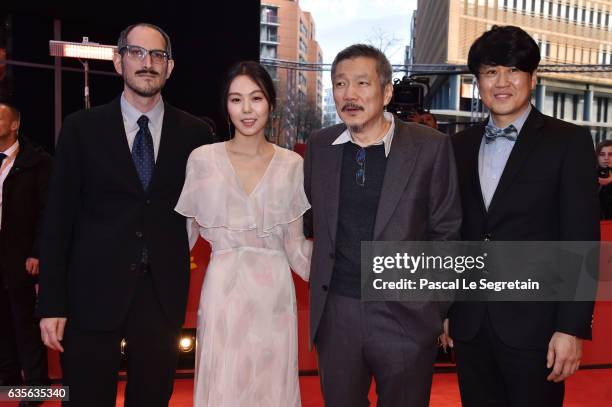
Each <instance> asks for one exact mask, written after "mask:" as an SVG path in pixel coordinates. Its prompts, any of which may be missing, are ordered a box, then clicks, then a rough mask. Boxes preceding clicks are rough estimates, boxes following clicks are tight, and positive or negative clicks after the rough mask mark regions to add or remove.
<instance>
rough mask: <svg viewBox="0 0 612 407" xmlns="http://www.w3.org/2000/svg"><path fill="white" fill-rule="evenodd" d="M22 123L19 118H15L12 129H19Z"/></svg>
mask: <svg viewBox="0 0 612 407" xmlns="http://www.w3.org/2000/svg"><path fill="white" fill-rule="evenodd" d="M20 124H21V123H19V120H13V121H12V122H11V131H17V130H19V125H20Z"/></svg>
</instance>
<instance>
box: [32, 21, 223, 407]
mask: <svg viewBox="0 0 612 407" xmlns="http://www.w3.org/2000/svg"><path fill="white" fill-rule="evenodd" d="M114 65H115V69H116V70H117V72H118V73H119V74H120V75H121V76H122V77H123V80H124V89H123V93H122V94H121V96H120V97H118V98H116V99H115V100H114V101H112V102H111V103H109V104H107V105H104V106H100V107H96V108H93V109H91V110H83V111H80V112H77V113H75V114H73V115H70V116H69V117H67V118H66V120H65V122H64V124H63V127H62V132H61V136H60V140H59V144H58V146H57V154H56V163H57V164H56V167H55V171H54V173H53V175H52V179H51V186H50V191H49V200H48V205H47V211H46V216H45V222H44V226H43V233H42V237H41V251H42V252H41V272H40V316H41V317H42V320H41V323H40V326H41V332H42V338H43V341H44V343H45V344H46V345H47V346H48V347H49V348H51V349H54V350H58V351H60V352H62V367H63V384H64V385H65V386H69V387H70V402H69V403H66V405H70V406H87V407H90V406H114V405H115V398H116V393H117V373H118V370H119V364H120V359H121V358H120V351H121V346H120V344H121V341H122V339H123V338H125V339H126V341H127V349H128V365H127V373H128V381H127V386H126V391H125V405H126V406H166V405H167V404H168V401H169V400H170V397H171V395H172V387H173V381H174V372H175V368H176V362H177V350H178V349H177V346H178V337H179V333H180V328H181V325H182V323H183V318H184V314H185V306H186V302H187V290H188V284H189V245H188V238H187V233H186V229H185V219H184V218H183V217H181V216H180V215H179V214H177V213H176V212H175V211H174V209H173V208H174V206H175V204H176V202H177V200H178V197H179V195H180V192H181V189H182V186H183V181H184V176H185V165H186V162H187V158H188V156H189V154H190V153H191V151H192V150H193V149H195V148H196V147H198V146H201V145H202V144H207V143H211V142H212V141H213V139H212V136H211V135H210V131H209V127H208V126H207V125H206V124H205V123H203V122H201V121H200V120H198V119H197V118H195V117H192V116H190V115H188V114H187V113H185V112H182V111H180V110H178V109H176V108H174V107H172V106H170V105H169V104H167V103H165V102H164V101H163V99H162V97H161V94H160V92H161V89H162V88H163V86H164V84H165V83H166V80H167V79H168V78H169V77H170V75H171V73H172V69H173V68H174V60H173V59H172V50H171V45H170V39H169V37H168V35H167V34H166V33H165V32H164V31H163V30H162V29H160V28H159V27H156V26H154V25H151V24H135V25H132V26H129V27H127V28H126V29H125V30H124V31H123V32H122V33H121V35H120V37H119V42H118V46H117V53H116V54H115V56H114Z"/></svg>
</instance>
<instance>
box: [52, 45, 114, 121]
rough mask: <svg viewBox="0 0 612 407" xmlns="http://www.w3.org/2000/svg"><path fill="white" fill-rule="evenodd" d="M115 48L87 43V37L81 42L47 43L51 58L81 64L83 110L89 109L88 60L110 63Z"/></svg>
mask: <svg viewBox="0 0 612 407" xmlns="http://www.w3.org/2000/svg"><path fill="white" fill-rule="evenodd" d="M116 49H117V47H115V46H114V45H101V44H98V43H96V42H89V38H88V37H83V42H67V41H54V40H51V41H49V54H50V55H51V56H52V57H63V58H77V59H78V60H79V62H80V63H81V64H83V70H84V72H85V88H84V99H85V108H86V109H89V108H90V106H91V105H90V99H89V62H88V60H89V59H98V60H105V61H112V59H113V55H114V54H115V52H116Z"/></svg>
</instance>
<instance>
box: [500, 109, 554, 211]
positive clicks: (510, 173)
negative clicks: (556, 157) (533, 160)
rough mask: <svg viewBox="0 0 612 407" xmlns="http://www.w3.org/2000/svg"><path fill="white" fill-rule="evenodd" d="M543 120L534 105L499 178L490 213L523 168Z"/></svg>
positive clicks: (537, 140)
mask: <svg viewBox="0 0 612 407" xmlns="http://www.w3.org/2000/svg"><path fill="white" fill-rule="evenodd" d="M542 125H543V120H542V116H541V114H540V112H538V111H537V110H536V109H535V108H533V107H532V109H531V113H530V114H529V117H528V118H527V120H526V121H525V124H524V125H523V128H522V129H521V132H520V134H519V135H518V138H517V140H516V144H515V145H514V148H513V149H512V152H511V153H510V156H509V157H508V162H507V163H506V167H505V168H504V171H503V173H502V176H501V178H500V180H499V184H498V185H497V188H496V189H495V193H494V194H493V198H492V199H491V204H490V205H489V213H493V211H494V210H495V207H496V206H497V205H499V202H500V201H501V200H502V199H503V195H504V192H505V191H506V190H507V189H508V187H509V186H510V185H512V182H513V180H514V178H515V177H516V175H517V174H518V172H519V171H520V169H521V168H522V166H523V164H524V162H525V160H526V159H527V157H528V156H529V153H531V151H532V150H533V148H534V147H535V146H536V145H537V143H538V142H539V140H540V139H541V138H540V137H538V134H539V131H538V129H539V128H540V127H542Z"/></svg>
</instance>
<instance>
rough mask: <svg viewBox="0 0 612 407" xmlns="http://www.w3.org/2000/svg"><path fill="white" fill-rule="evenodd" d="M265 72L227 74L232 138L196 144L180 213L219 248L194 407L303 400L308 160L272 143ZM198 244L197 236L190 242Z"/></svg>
mask: <svg viewBox="0 0 612 407" xmlns="http://www.w3.org/2000/svg"><path fill="white" fill-rule="evenodd" d="M274 104H275V90H274V84H273V82H272V79H271V78H270V76H269V75H268V73H267V72H266V70H265V69H264V68H263V67H262V66H261V65H259V64H258V63H256V62H251V61H247V62H241V63H238V64H237V65H235V66H234V67H232V68H231V69H230V71H229V73H228V77H227V82H226V87H225V91H224V94H223V105H224V108H225V110H226V112H227V117H228V125H229V124H230V123H231V126H230V131H233V134H232V135H231V136H232V137H231V139H230V140H229V141H227V142H223V143H216V144H211V145H205V146H202V147H200V148H198V149H196V150H194V151H193V152H192V154H191V156H190V157H189V160H188V163H187V173H186V179H185V185H184V187H183V191H182V194H181V197H180V199H179V201H178V203H177V206H176V210H177V211H178V212H179V213H181V214H183V215H184V216H186V217H187V218H188V224H190V225H191V227H190V226H188V228H190V229H191V230H193V229H192V227H194V228H196V230H197V231H198V232H199V234H200V235H201V236H202V237H203V238H204V239H206V240H208V241H209V242H210V244H211V247H212V255H211V260H210V264H209V266H208V269H207V271H206V276H205V279H204V284H203V287H202V293H201V297H200V306H199V310H198V333H197V348H196V366H195V369H196V370H195V390H194V405H195V406H197V407H204V406H210V407H223V406H228V407H230V406H231V407H238V406H245V407H257V406H262V407H264V406H265V407H275V406H278V407H293V406H300V390H299V383H298V356H297V342H298V340H297V311H296V300H295V290H294V287H293V280H292V277H291V269H293V270H294V271H295V272H296V273H297V274H298V275H299V276H300V277H301V278H303V279H304V280H308V274H309V269H310V255H311V251H312V245H311V242H310V241H308V240H306V239H305V238H304V234H303V230H302V215H303V214H304V212H306V210H308V209H309V208H310V205H309V203H308V200H307V199H306V195H305V193H304V189H303V168H302V158H301V157H300V156H299V155H298V154H296V153H294V152H292V151H289V150H286V149H283V148H280V147H278V146H276V145H274V144H272V143H270V142H268V141H267V140H266V137H265V136H264V130H265V127H266V124H267V123H268V120H269V118H270V114H271V112H272V110H273V109H274ZM191 240H192V241H193V239H191Z"/></svg>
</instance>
